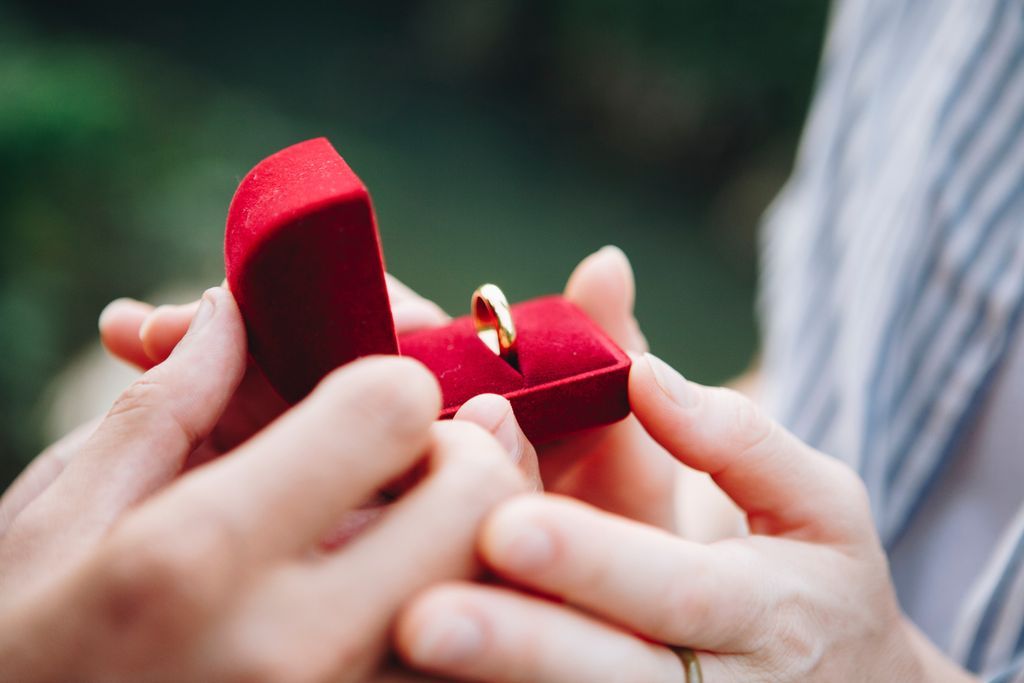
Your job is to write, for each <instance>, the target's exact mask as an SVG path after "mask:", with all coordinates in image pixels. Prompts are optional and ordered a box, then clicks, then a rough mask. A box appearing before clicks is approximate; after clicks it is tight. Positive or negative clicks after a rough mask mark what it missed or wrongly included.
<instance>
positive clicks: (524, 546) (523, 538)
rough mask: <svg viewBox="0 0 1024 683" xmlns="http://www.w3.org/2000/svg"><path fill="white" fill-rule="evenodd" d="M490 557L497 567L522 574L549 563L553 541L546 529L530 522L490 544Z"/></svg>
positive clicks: (553, 547) (552, 554)
mask: <svg viewBox="0 0 1024 683" xmlns="http://www.w3.org/2000/svg"><path fill="white" fill-rule="evenodd" d="M490 557H491V561H492V562H493V563H494V564H495V565H496V566H497V567H499V568H501V569H505V570H507V571H512V572H515V573H517V574H523V573H526V572H531V571H536V570H538V569H541V568H542V567H544V566H546V565H547V564H549V563H550V562H551V561H552V560H553V559H554V557H555V542H554V539H553V538H551V533H550V532H549V531H548V530H547V529H544V528H542V527H540V526H536V525H532V524H530V525H526V526H523V527H520V528H518V529H516V530H515V531H514V532H512V533H511V534H510V535H509V537H508V538H506V539H504V540H498V541H497V542H496V543H494V544H492V546H491V553H490Z"/></svg>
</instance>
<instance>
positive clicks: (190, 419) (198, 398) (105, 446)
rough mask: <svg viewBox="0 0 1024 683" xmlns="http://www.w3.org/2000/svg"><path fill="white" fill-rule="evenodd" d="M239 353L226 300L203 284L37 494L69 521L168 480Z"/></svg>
mask: <svg viewBox="0 0 1024 683" xmlns="http://www.w3.org/2000/svg"><path fill="white" fill-rule="evenodd" d="M245 354H246V346H245V331H244V329H243V327H242V321H241V317H240V315H239V313H238V308H237V306H236V305H235V302H234V299H232V298H231V295H230V294H229V293H228V292H227V291H226V290H224V289H220V288H214V289H211V290H208V291H207V292H206V294H204V295H203V307H202V310H201V311H200V313H199V314H198V315H197V316H196V318H195V321H194V323H193V325H192V327H191V328H190V329H189V332H188V335H187V336H186V338H185V340H184V342H183V343H182V344H181V345H180V346H179V348H178V349H177V350H176V351H175V353H174V354H173V355H172V356H171V357H170V358H168V359H167V361H166V362H164V363H162V364H160V365H158V366H156V367H154V368H152V369H151V370H149V371H148V372H146V373H145V374H144V375H143V376H142V377H140V378H139V380H137V381H136V382H135V383H133V384H132V385H131V386H130V387H129V388H128V390H127V391H125V392H124V393H123V394H122V395H121V397H120V398H119V399H118V400H117V401H116V402H115V404H114V406H113V407H112V408H111V409H110V412H109V413H108V414H107V415H106V417H105V418H104V419H103V420H102V422H101V423H100V424H99V426H98V427H97V428H96V431H95V432H94V433H93V434H92V436H91V437H90V438H89V439H88V441H86V443H85V444H84V445H83V446H82V449H81V451H80V452H79V453H78V454H77V455H76V456H75V457H74V458H73V459H72V460H71V462H70V463H69V464H68V466H67V468H66V469H65V470H64V472H63V474H62V475H61V476H60V477H59V478H58V480H57V481H56V482H55V483H54V485H53V486H52V487H51V488H50V489H49V490H48V491H47V492H46V494H44V495H46V496H50V495H51V494H52V502H54V503H55V504H59V505H60V507H62V508H63V509H64V510H65V511H66V512H67V515H68V516H69V517H71V518H72V519H74V520H77V521H85V520H88V519H90V518H91V517H92V516H93V515H95V516H96V517H97V518H102V519H107V520H108V521H109V520H110V519H112V518H113V517H114V516H116V515H117V514H119V512H120V511H121V510H123V509H124V508H125V507H127V506H129V505H132V504H133V503H135V502H136V501H138V500H140V499H141V498H144V497H145V496H147V495H148V494H150V493H151V492H153V491H154V490H156V489H157V488H159V487H160V486H162V485H163V484H165V483H166V482H168V481H170V479H171V478H172V477H174V475H175V474H177V473H178V472H179V471H180V470H181V467H182V464H183V463H184V461H185V459H186V458H187V457H188V455H189V454H190V453H191V452H192V451H193V450H195V448H196V447H197V446H198V445H199V443H200V442H202V441H203V440H204V439H205V438H206V436H207V435H208V434H209V432H210V430H212V429H213V427H214V425H216V423H217V420H218V418H219V417H220V414H221V413H222V412H223V410H224V408H225V406H226V405H227V403H228V401H229V399H230V398H231V395H232V394H233V393H234V390H235V387H236V386H237V384H238V382H239V380H240V379H241V377H242V372H243V370H244V368H245V357H246V356H245ZM90 511H92V513H93V514H92V515H90V514H89V512H90Z"/></svg>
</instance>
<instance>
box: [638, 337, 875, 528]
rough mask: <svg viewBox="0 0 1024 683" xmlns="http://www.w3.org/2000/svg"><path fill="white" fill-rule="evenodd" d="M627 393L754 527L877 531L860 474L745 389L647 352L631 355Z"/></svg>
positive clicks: (663, 440) (647, 424)
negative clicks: (706, 380) (691, 377)
mask: <svg viewBox="0 0 1024 683" xmlns="http://www.w3.org/2000/svg"><path fill="white" fill-rule="evenodd" d="M629 400H630V404H631V405H632V407H633V412H634V414H635V415H636V417H637V418H638V419H639V420H640V422H641V423H642V424H643V426H644V428H645V429H646V430H647V432H648V433H649V434H650V435H651V436H652V437H653V438H654V439H655V440H656V441H658V442H659V443H660V444H661V445H662V446H664V447H665V449H666V450H668V451H669V453H671V454H672V455H673V456H674V457H675V458H677V459H678V460H679V461H680V462H682V463H683V464H685V465H689V466H690V467H693V468H694V469H697V470H700V471H702V472H707V473H708V474H710V475H711V476H712V477H713V478H714V480H715V483H717V484H718V486H719V487H720V488H721V489H722V490H723V491H724V492H725V493H726V494H727V495H728V496H729V497H730V498H732V500H733V501H734V502H735V503H736V504H737V505H739V506H740V507H741V508H742V509H743V510H744V511H745V512H746V513H747V519H748V521H749V524H750V529H751V531H752V532H753V533H761V534H773V535H793V536H799V537H804V538H809V540H816V541H836V542H839V541H851V540H860V539H862V538H863V537H864V534H865V533H869V534H870V533H873V526H872V525H871V519H870V510H869V506H868V502H867V494H866V492H865V490H864V487H863V484H862V483H861V481H860V478H859V477H858V476H857V475H856V474H855V473H854V472H853V471H852V470H850V469H849V468H848V467H846V466H845V465H844V464H842V463H841V462H839V461H838V460H836V459H834V458H830V457H827V456H825V455H823V454H821V453H819V452H818V451H816V450H814V449H813V448H811V447H810V446H808V445H806V444H804V443H803V442H802V441H800V440H799V439H797V438H796V437H795V436H793V435H792V434H790V433H789V432H787V431H786V430H785V429H783V428H782V427H781V426H780V425H779V424H777V423H776V422H775V421H773V420H771V419H770V418H768V417H767V416H766V415H765V414H764V413H763V412H762V411H761V410H760V409H759V408H758V406H757V405H756V404H755V403H753V402H752V401H750V400H749V399H748V398H746V397H745V396H743V395H742V394H739V393H737V392H735V391H732V390H731V389H724V388H719V387H715V388H711V387H705V386H701V385H699V384H695V383H693V382H690V381H688V380H686V379H685V378H683V376H682V375H680V374H679V373H678V372H676V371H675V370H673V369H672V368H671V367H670V366H669V365H667V364H666V363H665V362H664V361H662V360H660V359H658V358H656V357H654V356H652V355H651V354H644V355H633V367H632V370H631V372H630V376H629Z"/></svg>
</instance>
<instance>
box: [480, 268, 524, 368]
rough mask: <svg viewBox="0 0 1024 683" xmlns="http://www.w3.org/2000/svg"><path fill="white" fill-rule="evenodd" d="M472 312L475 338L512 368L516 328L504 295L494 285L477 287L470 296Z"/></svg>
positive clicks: (514, 361) (514, 357)
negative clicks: (471, 296) (471, 297)
mask: <svg viewBox="0 0 1024 683" xmlns="http://www.w3.org/2000/svg"><path fill="white" fill-rule="evenodd" d="M471 310H472V312H473V325H474V327H476V336H478V337H479V338H480V341H482V342H483V343H484V344H486V345H487V348H489V349H490V350H491V351H493V352H494V353H495V354H496V355H498V356H500V357H501V358H502V360H504V361H506V362H507V363H509V364H510V365H512V366H515V365H516V360H517V359H516V326H515V324H514V323H513V322H512V311H511V310H509V307H508V299H506V298H505V294H504V292H502V291H501V289H499V288H498V286H497V285H492V284H486V285H480V286H479V287H477V289H476V291H475V292H473V300H472V303H471Z"/></svg>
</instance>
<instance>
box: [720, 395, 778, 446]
mask: <svg viewBox="0 0 1024 683" xmlns="http://www.w3.org/2000/svg"><path fill="white" fill-rule="evenodd" d="M724 391H725V392H727V393H728V394H729V399H728V400H729V401H730V403H731V404H732V411H731V417H732V425H731V427H732V430H733V434H734V435H735V438H736V440H737V442H738V445H739V446H740V447H741V449H742V450H743V451H744V452H750V451H756V450H758V449H759V448H760V447H761V446H762V445H763V444H765V443H767V442H770V441H771V440H773V439H774V438H775V434H776V431H777V430H778V425H777V424H776V422H775V421H774V420H772V419H770V418H769V417H768V416H767V415H766V414H765V413H764V411H763V410H762V409H761V407H760V406H758V405H757V404H756V403H754V402H753V401H751V400H750V399H748V398H747V397H746V396H743V395H742V394H740V393H738V392H736V391H734V390H732V389H725V390H724Z"/></svg>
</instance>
